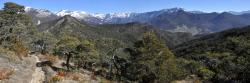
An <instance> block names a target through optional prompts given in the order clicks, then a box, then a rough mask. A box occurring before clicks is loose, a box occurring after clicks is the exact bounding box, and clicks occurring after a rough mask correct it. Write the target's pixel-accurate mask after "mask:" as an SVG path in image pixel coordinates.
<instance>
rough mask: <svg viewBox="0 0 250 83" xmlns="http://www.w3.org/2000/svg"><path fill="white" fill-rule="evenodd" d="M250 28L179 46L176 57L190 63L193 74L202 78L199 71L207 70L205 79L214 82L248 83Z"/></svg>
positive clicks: (225, 32) (234, 30) (220, 33)
mask: <svg viewBox="0 0 250 83" xmlns="http://www.w3.org/2000/svg"><path fill="white" fill-rule="evenodd" d="M249 32H250V27H249V26H247V27H244V28H239V29H231V30H227V31H223V32H219V33H214V34H211V35H207V36H204V37H201V38H199V39H195V40H191V41H189V42H185V43H183V44H181V45H179V46H176V47H175V49H174V53H175V54H176V56H178V57H181V58H184V59H187V60H191V61H193V64H190V66H192V67H194V68H192V73H197V74H198V75H199V71H200V69H199V67H202V66H203V67H205V68H206V69H205V70H204V71H206V72H204V73H205V74H206V75H202V74H201V76H203V77H204V78H206V79H207V80H211V81H212V82H227V83H228V82H229V83H231V82H242V83H246V82H248V81H249V75H250V73H249V72H248V71H249V67H250V66H249V61H250V58H249V45H250V42H249V38H250V33H249Z"/></svg>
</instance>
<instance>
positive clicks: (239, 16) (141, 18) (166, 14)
mask: <svg viewBox="0 0 250 83" xmlns="http://www.w3.org/2000/svg"><path fill="white" fill-rule="evenodd" d="M25 11H26V13H27V14H28V15H30V16H32V17H33V21H34V22H36V23H37V24H41V23H44V22H48V21H51V20H55V19H58V18H60V17H63V16H65V15H70V16H72V17H75V18H77V19H78V20H79V21H82V22H87V23H89V24H93V25H100V24H124V23H130V22H139V23H146V24H149V25H152V26H154V27H156V28H160V29H162V30H168V31H171V32H188V33H192V34H193V35H197V34H208V33H213V32H218V31H222V30H226V29H230V28H234V27H242V26H246V25H250V13H249V12H222V13H217V12H212V13H205V12H201V11H185V10H184V9H182V8H172V9H163V10H159V11H151V12H145V13H109V14H101V13H88V12H84V11H70V10H62V11H59V12H57V13H53V12H50V11H48V10H44V9H35V8H31V7H26V8H25Z"/></svg>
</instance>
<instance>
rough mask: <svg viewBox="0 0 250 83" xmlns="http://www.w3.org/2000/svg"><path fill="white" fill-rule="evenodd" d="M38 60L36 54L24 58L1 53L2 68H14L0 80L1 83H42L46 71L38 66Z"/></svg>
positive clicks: (0, 64)
mask: <svg viewBox="0 0 250 83" xmlns="http://www.w3.org/2000/svg"><path fill="white" fill-rule="evenodd" d="M38 61H39V60H38V58H37V57H36V56H35V55H31V56H28V57H23V58H22V60H21V59H18V58H15V57H9V56H4V55H0V69H9V70H13V71H12V73H11V74H10V75H9V76H8V77H7V78H5V79H2V80H0V83H42V82H43V80H44V73H43V71H42V70H41V68H39V67H36V63H37V62H38Z"/></svg>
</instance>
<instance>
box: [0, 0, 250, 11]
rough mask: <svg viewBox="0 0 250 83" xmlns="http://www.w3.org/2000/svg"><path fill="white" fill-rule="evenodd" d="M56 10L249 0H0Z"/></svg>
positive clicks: (239, 7)
mask: <svg viewBox="0 0 250 83" xmlns="http://www.w3.org/2000/svg"><path fill="white" fill-rule="evenodd" d="M10 1H11V2H16V3H18V4H22V5H25V6H30V7H34V8H42V9H48V10H50V11H53V12H56V11H60V10H62V9H68V10H82V11H86V12H92V13H112V12H147V11H153V10H160V9H167V8H174V7H180V8H184V9H186V10H200V11H205V12H221V11H246V10H250V0H0V6H1V7H3V3H5V2H10Z"/></svg>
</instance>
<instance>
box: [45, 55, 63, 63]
mask: <svg viewBox="0 0 250 83" xmlns="http://www.w3.org/2000/svg"><path fill="white" fill-rule="evenodd" d="M40 58H41V59H45V60H48V61H50V62H52V63H57V62H58V61H59V57H58V56H55V55H52V54H45V55H43V56H40Z"/></svg>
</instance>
